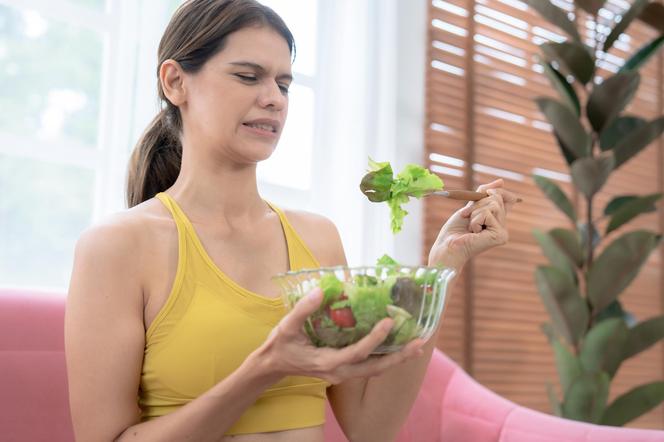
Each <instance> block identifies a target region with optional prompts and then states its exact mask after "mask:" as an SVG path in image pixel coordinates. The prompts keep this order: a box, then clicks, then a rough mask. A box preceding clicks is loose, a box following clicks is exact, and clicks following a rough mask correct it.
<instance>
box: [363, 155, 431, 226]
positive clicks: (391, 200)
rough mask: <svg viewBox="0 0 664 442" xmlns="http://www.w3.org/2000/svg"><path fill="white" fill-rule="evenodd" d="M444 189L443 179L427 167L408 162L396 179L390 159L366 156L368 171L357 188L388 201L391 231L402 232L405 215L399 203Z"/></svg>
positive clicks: (379, 199)
mask: <svg viewBox="0 0 664 442" xmlns="http://www.w3.org/2000/svg"><path fill="white" fill-rule="evenodd" d="M442 189H443V181H442V180H441V179H440V178H439V177H438V176H437V175H434V174H432V173H431V172H429V171H428V170H427V169H425V168H423V167H421V166H418V165H415V164H408V165H406V167H405V168H404V170H403V171H401V172H400V173H399V174H398V175H397V176H396V178H394V177H393V172H392V166H391V165H390V163H389V162H384V163H378V162H376V161H374V160H372V159H371V158H369V172H368V173H367V174H366V175H364V177H363V178H362V182H360V190H362V193H363V194H364V195H365V196H366V197H367V198H369V201H372V202H374V203H376V202H383V201H387V204H388V205H389V206H390V213H391V218H392V220H391V227H392V233H397V232H399V231H401V227H402V226H403V218H404V217H405V216H406V215H408V212H406V211H405V210H404V209H403V208H402V207H401V205H402V204H405V203H407V202H408V200H409V198H410V197H415V198H422V197H423V196H424V195H427V194H429V193H431V192H435V191H437V190H442Z"/></svg>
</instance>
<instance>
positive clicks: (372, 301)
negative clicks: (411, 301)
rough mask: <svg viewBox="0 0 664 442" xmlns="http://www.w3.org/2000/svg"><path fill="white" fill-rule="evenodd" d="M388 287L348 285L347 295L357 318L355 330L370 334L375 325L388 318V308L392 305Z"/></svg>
mask: <svg viewBox="0 0 664 442" xmlns="http://www.w3.org/2000/svg"><path fill="white" fill-rule="evenodd" d="M391 289H392V287H390V286H388V285H382V286H373V287H371V286H370V287H358V286H355V285H351V284H347V286H346V295H348V299H349V300H350V307H351V310H352V311H353V315H354V316H355V321H356V325H355V328H356V329H357V330H358V331H360V332H362V333H368V332H369V331H370V330H371V328H372V327H373V326H374V324H375V323H377V322H378V321H380V320H381V319H383V318H386V317H387V306H388V305H391V304H392V298H391V297H390V291H391Z"/></svg>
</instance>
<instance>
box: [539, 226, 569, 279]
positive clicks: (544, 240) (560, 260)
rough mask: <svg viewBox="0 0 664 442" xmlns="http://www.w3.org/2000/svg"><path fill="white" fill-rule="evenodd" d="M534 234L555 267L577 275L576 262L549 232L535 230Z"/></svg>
mask: <svg viewBox="0 0 664 442" xmlns="http://www.w3.org/2000/svg"><path fill="white" fill-rule="evenodd" d="M533 236H535V239H536V240H537V242H538V243H539V245H540V247H541V248H542V251H543V252H544V256H546V257H547V258H548V259H549V261H550V262H551V264H553V266H554V267H557V268H558V269H560V270H564V271H566V272H569V273H570V275H575V269H574V262H572V260H571V259H570V258H569V257H568V256H567V254H566V253H565V252H564V251H563V250H561V248H560V247H559V246H558V244H557V243H556V241H555V240H554V239H553V238H552V237H551V235H549V234H548V233H544V232H541V231H539V230H537V229H535V230H533Z"/></svg>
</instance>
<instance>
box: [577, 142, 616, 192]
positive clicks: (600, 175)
mask: <svg viewBox="0 0 664 442" xmlns="http://www.w3.org/2000/svg"><path fill="white" fill-rule="evenodd" d="M614 161H615V160H614V158H613V154H612V153H611V152H603V153H601V154H600V155H598V156H596V157H592V158H579V159H578V160H576V161H575V162H574V163H572V181H574V185H575V186H576V187H577V189H579V190H580V191H581V192H582V193H583V194H584V195H585V196H586V197H588V198H591V197H592V196H593V195H595V194H596V193H597V192H599V190H600V189H601V188H602V186H604V184H605V183H606V180H607V179H608V178H609V175H610V174H611V171H612V170H613V163H614Z"/></svg>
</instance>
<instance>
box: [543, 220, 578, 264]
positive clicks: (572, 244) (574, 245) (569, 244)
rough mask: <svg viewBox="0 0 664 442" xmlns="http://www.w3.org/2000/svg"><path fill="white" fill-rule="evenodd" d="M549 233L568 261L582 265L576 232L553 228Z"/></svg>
mask: <svg viewBox="0 0 664 442" xmlns="http://www.w3.org/2000/svg"><path fill="white" fill-rule="evenodd" d="M549 235H550V236H551V238H553V240H554V241H555V242H556V244H557V245H558V247H559V248H560V250H562V251H563V252H564V253H565V254H566V255H567V257H568V258H569V259H570V261H572V262H573V263H574V264H575V265H576V266H577V267H581V266H583V249H582V248H581V238H580V236H579V234H578V233H577V232H575V231H574V230H569V229H561V228H555V229H552V230H550V231H549Z"/></svg>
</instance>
